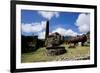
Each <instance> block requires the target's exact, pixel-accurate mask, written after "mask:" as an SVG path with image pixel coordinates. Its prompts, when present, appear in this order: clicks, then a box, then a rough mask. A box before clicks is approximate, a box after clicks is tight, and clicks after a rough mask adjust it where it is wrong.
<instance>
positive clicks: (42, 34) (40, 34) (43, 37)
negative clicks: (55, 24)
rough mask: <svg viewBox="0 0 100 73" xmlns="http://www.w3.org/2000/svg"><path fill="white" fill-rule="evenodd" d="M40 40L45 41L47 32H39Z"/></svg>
mask: <svg viewBox="0 0 100 73" xmlns="http://www.w3.org/2000/svg"><path fill="white" fill-rule="evenodd" d="M38 38H39V39H45V31H42V32H39V33H38Z"/></svg>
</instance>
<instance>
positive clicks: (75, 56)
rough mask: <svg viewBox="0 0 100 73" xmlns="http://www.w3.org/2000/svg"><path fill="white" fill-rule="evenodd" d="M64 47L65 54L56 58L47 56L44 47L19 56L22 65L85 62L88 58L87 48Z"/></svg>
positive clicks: (88, 48)
mask: <svg viewBox="0 0 100 73" xmlns="http://www.w3.org/2000/svg"><path fill="white" fill-rule="evenodd" d="M61 46H64V47H65V49H66V50H67V52H66V53H64V54H62V55H58V56H47V54H46V49H45V47H43V48H39V49H38V50H37V51H35V52H30V53H23V54H22V55H21V62H22V63H31V62H48V61H64V60H66V61H68V60H83V59H84V60H85V59H89V57H90V47H89V46H77V47H76V48H68V45H65V44H63V45H61Z"/></svg>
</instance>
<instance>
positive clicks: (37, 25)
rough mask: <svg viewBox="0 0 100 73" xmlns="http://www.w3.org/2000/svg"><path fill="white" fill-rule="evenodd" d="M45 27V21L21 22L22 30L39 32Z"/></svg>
mask: <svg viewBox="0 0 100 73" xmlns="http://www.w3.org/2000/svg"><path fill="white" fill-rule="evenodd" d="M45 28H46V21H42V22H40V23H39V22H36V23H31V24H22V32H26V33H30V32H32V33H35V32H40V31H42V30H44V29H45Z"/></svg>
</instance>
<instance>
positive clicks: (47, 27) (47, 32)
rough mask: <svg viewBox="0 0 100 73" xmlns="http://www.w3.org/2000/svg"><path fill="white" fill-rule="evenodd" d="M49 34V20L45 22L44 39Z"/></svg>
mask: <svg viewBox="0 0 100 73" xmlns="http://www.w3.org/2000/svg"><path fill="white" fill-rule="evenodd" d="M48 35H49V21H47V22H46V34H45V39H46V38H47V36H48Z"/></svg>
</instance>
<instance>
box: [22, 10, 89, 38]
mask: <svg viewBox="0 0 100 73" xmlns="http://www.w3.org/2000/svg"><path fill="white" fill-rule="evenodd" d="M47 20H49V29H50V33H53V32H58V33H61V34H62V35H63V36H66V35H67V34H68V35H72V36H73V35H78V34H82V33H86V32H87V31H89V30H87V29H89V24H90V16H89V13H76V12H52V11H36V10H21V25H22V35H26V36H29V35H32V34H35V35H38V36H40V37H41V36H42V38H43V35H42V33H45V27H44V26H45V24H46V21H47ZM31 27H33V28H31ZM35 27H37V29H36V30H35ZM40 27H41V28H42V27H43V29H41V28H40ZM85 27H86V29H85ZM87 27H88V28H87ZM83 31H84V32H83Z"/></svg>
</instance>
